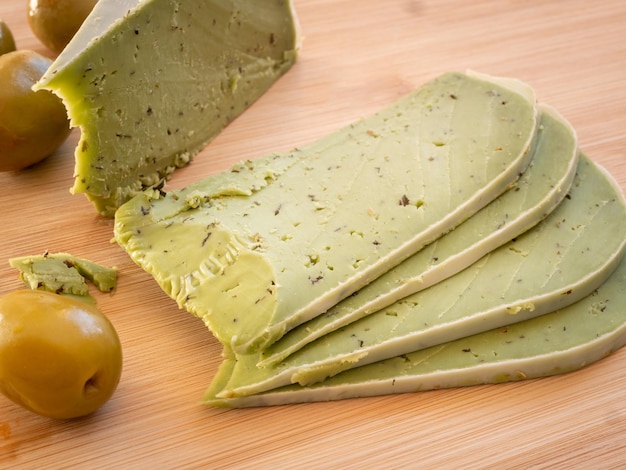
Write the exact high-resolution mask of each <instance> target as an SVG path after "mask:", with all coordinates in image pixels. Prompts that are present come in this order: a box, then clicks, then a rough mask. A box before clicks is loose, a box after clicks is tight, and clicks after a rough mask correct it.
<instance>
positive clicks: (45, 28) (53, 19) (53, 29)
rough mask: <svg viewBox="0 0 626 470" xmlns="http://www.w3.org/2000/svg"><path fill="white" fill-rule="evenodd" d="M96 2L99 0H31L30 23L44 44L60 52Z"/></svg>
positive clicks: (29, 7)
mask: <svg viewBox="0 0 626 470" xmlns="http://www.w3.org/2000/svg"><path fill="white" fill-rule="evenodd" d="M96 3H97V0H29V2H28V24H29V25H30V28H31V30H32V31H33V33H35V36H37V38H38V39H39V40H40V41H41V42H42V43H43V45H44V46H46V47H47V48H49V49H50V50H51V51H53V52H55V53H57V54H58V53H60V52H61V51H62V50H63V48H65V46H66V45H67V43H68V42H70V39H72V38H73V37H74V35H75V34H76V31H78V29H79V28H80V27H81V25H82V24H83V22H84V21H85V18H87V16H88V15H89V13H91V10H93V7H94V5H95V4H96Z"/></svg>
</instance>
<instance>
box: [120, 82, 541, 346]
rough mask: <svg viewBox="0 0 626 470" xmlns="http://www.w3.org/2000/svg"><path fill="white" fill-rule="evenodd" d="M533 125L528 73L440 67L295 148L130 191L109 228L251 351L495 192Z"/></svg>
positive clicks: (182, 300) (224, 337) (511, 173)
mask: <svg viewBox="0 0 626 470" xmlns="http://www.w3.org/2000/svg"><path fill="white" fill-rule="evenodd" d="M536 128H537V111H536V109H535V97H534V93H533V90H532V89H531V88H530V87H528V86H527V85H525V84H523V83H521V82H519V81H517V80H512V79H502V78H494V77H487V76H481V75H478V74H462V73H447V74H444V75H442V76H440V77H437V78H436V79H434V80H432V81H430V82H428V83H426V84H424V85H423V86H421V87H420V88H418V89H417V90H415V91H414V92H413V93H410V94H409V95H407V96H405V97H404V98H402V99H400V100H399V101H398V102H396V103H395V104H393V105H391V106H390V107H388V108H387V109H385V110H383V111H381V112H379V113H377V114H376V115H374V116H371V117H369V118H366V119H362V120H360V121H358V122H356V123H354V124H352V125H350V126H348V127H346V128H344V129H342V130H340V131H338V132H336V133H334V134H332V135H330V136H328V137H326V138H323V139H321V140H319V141H317V142H314V143H312V144H310V145H308V146H306V147H303V148H301V149H296V150H294V151H293V152H290V153H287V154H282V155H270V156H268V157H266V158H264V159H260V160H255V161H251V162H246V163H243V164H241V165H237V166H236V167H234V168H233V169H232V170H231V171H229V172H225V173H223V174H219V175H214V176H211V177H208V178H207V179H205V180H203V181H200V182H198V183H196V184H193V185H190V186H189V187H187V188H185V189H183V190H181V191H173V192H170V193H168V194H167V195H166V196H164V197H163V196H162V195H161V194H160V193H159V192H157V191H152V192H147V193H145V194H142V195H139V196H137V197H136V198H134V199H133V200H131V201H129V202H128V203H127V204H125V205H123V206H122V207H121V208H120V209H119V210H118V211H117V213H116V220H115V238H116V240H117V241H118V243H119V245H120V246H121V247H122V248H124V249H125V250H126V251H127V252H128V254H129V255H130V256H131V258H132V259H133V260H135V261H136V262H137V263H138V264H139V265H140V266H141V267H143V268H144V269H145V270H146V271H148V272H149V273H151V274H152V275H153V276H154V278H155V279H156V281H157V282H158V283H159V285H160V286H161V287H162V288H163V290H164V291H165V292H166V293H167V294H168V295H170V296H171V297H172V298H173V299H176V301H177V302H178V304H179V306H180V307H182V308H185V309H187V310H188V311H189V312H191V313H193V314H195V315H197V316H198V317H200V318H202V319H203V320H204V322H205V323H206V325H207V326H208V327H209V329H210V330H211V331H212V332H213V334H214V335H215V336H216V337H217V338H218V339H219V340H220V341H221V342H222V343H223V344H225V345H228V346H229V347H232V348H233V349H234V350H236V351H237V352H239V353H247V352H252V351H255V350H259V349H261V348H263V347H266V346H267V345H269V344H271V343H273V342H274V341H275V340H277V339H279V338H280V337H281V336H282V335H283V334H284V333H285V332H286V331H288V330H290V329H292V328H293V327H295V326H297V325H299V324H301V323H303V322H305V321H307V320H309V319H311V318H313V317H315V316H317V315H319V314H320V313H322V312H324V311H325V310H327V309H328V308H329V307H331V306H333V305H334V304H336V303H337V302H339V301H340V300H342V299H343V298H345V297H347V296H349V295H350V294H352V293H353V292H354V291H356V290H357V289H359V288H361V287H363V286H364V285H366V284H367V283H369V282H370V281H371V280H373V279H375V278H376V277H378V276H379V275H381V274H382V273H384V272H385V271H387V270H389V269H390V268H391V267H393V266H395V265H397V264H398V263H400V262H401V261H402V260H404V259H405V258H407V257H408V256H410V255H411V254H413V253H415V252H416V251H417V250H418V249H420V248H422V247H423V246H424V245H425V244H426V243H428V242H431V241H433V240H434V239H436V238H437V237H439V236H440V235H441V234H443V233H445V232H447V231H449V230H450V229H451V228H453V227H455V226H456V225H458V224H459V223H460V222H462V221H463V220H464V219H466V218H468V217H470V216H471V215H472V214H474V213H475V212H476V211H477V210H479V209H480V208H482V207H483V206H485V205H486V204H488V203H489V202H490V201H492V200H493V199H495V198H496V197H497V196H499V195H500V194H501V193H502V192H504V190H505V189H506V188H507V187H508V186H509V185H510V184H512V183H513V182H514V181H515V180H516V179H517V178H518V176H519V174H520V173H521V172H523V171H524V169H525V168H526V166H527V165H528V163H529V161H530V159H531V156H532V152H531V151H530V147H531V144H532V143H533V142H534V138H535V135H536Z"/></svg>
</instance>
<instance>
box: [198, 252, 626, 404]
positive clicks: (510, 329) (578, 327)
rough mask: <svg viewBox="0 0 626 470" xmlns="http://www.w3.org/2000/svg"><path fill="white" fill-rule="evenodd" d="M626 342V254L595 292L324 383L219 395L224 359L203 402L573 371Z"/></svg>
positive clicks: (408, 389)
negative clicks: (548, 310)
mask: <svg viewBox="0 0 626 470" xmlns="http://www.w3.org/2000/svg"><path fill="white" fill-rule="evenodd" d="M624 344H626V260H624V261H622V262H621V264H620V265H619V267H618V268H617V270H616V271H615V272H614V273H613V274H612V275H611V277H610V278H609V279H608V280H607V281H606V282H605V283H604V284H602V286H600V287H599V288H598V289H597V290H595V291H594V292H592V293H591V294H590V295H588V296H587V297H585V298H584V299H582V300H580V301H579V302H577V303H574V304H572V305H570V306H568V307H565V308H563V309H560V310H557V311H555V312H552V313H549V314H546V315H542V316H539V317H536V318H533V319H531V320H526V321H523V322H519V323H515V324H512V325H508V326H504V327H500V328H496V329H493V330H490V331H486V332H483V333H479V334H476V335H474V336H469V337H464V338H461V339H458V340H455V341H451V342H447V343H442V344H438V345H435V346H432V347H430V348H427V349H422V350H420V351H417V352H411V353H408V354H403V355H401V356H396V357H393V358H390V359H387V360H384V361H380V362H376V363H373V364H369V365H366V366H362V367H357V368H355V369H351V370H348V371H346V372H342V373H341V374H338V375H336V376H334V377H331V378H329V379H326V380H325V381H323V382H320V383H317V384H314V385H311V386H308V387H302V386H299V385H288V386H285V387H281V388H277V389H274V390H271V391H267V392H264V393H259V394H256V395H250V396H244V397H234V398H218V397H216V396H215V390H220V389H221V388H222V387H223V386H224V385H225V382H227V381H228V378H229V377H230V374H231V371H232V368H233V366H234V364H235V361H234V360H227V361H225V362H224V363H223V365H222V366H221V368H220V370H219V372H218V376H217V377H216V381H215V383H214V384H213V386H212V387H216V388H215V389H214V388H210V389H209V390H207V392H206V394H205V396H204V398H203V401H204V402H205V403H207V404H211V405H215V406H225V407H252V406H269V405H285V404H288V403H301V402H314V401H329V400H341V399H347V398H357V397H370V396H376V395H390V394H396V393H412V392H418V391H424V390H434V389H442V388H451V387H462V386H470V385H477V384H493V383H502V382H511V381H519V380H524V379H533V378H538V377H546V376H550V375H556V374H562V373H566V372H571V371H574V370H577V369H580V368H583V367H586V366H589V365H590V364H592V363H594V362H596V361H598V360H600V359H602V358H604V357H606V356H608V355H609V354H611V353H612V352H614V351H616V350H617V349H619V348H621V347H622V346H623V345H624Z"/></svg>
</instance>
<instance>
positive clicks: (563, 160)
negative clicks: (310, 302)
mask: <svg viewBox="0 0 626 470" xmlns="http://www.w3.org/2000/svg"><path fill="white" fill-rule="evenodd" d="M540 109H541V111H542V115H541V120H540V127H539V132H538V135H537V142H536V144H535V150H534V154H533V160H532V162H531V165H530V166H529V168H528V169H527V170H526V171H525V172H524V174H523V175H522V177H521V178H520V180H519V181H518V182H517V184H516V185H515V187H513V188H511V189H510V190H508V191H507V192H506V193H505V194H503V195H502V196H500V197H499V198H497V199H496V200H494V201H493V202H491V203H490V204H489V205H488V206H486V207H485V208H483V209H481V210H480V211H479V212H478V213H477V214H475V215H474V216H473V217H471V218H470V219H469V220H467V221H465V222H463V224H461V225H460V226H459V227H457V228H456V229H454V230H453V231H451V232H449V233H448V234H446V235H444V236H443V237H441V238H438V239H437V240H436V241H434V242H433V243H431V244H430V245H428V246H427V247H425V248H424V249H422V250H420V251H418V252H417V253H416V254H414V255H412V256H411V257H410V258H408V259H406V260H405V261H404V262H402V263H401V264H399V265H398V266H397V267H395V268H393V269H391V270H389V271H388V272H387V273H385V274H383V275H382V276H380V277H379V278H377V279H376V280H374V281H373V282H371V283H370V284H368V285H367V286H365V287H364V288H362V289H361V290H359V291H358V292H356V293H355V295H352V296H350V297H348V298H347V299H344V300H343V301H341V302H340V303H338V304H337V305H335V306H333V307H331V308H330V309H329V310H328V311H327V312H325V313H324V314H323V315H319V316H317V317H315V318H314V319H312V320H310V321H308V322H306V323H304V324H303V325H300V326H299V327H297V328H295V329H294V330H292V331H290V332H289V333H288V334H287V335H285V336H283V337H282V338H281V339H280V340H279V341H278V342H276V343H275V344H273V345H272V346H270V347H269V348H268V349H267V350H265V351H263V356H264V357H265V359H264V360H263V361H262V363H261V364H262V365H267V364H275V363H278V362H280V361H282V360H284V359H285V357H287V356H288V355H289V354H291V353H293V352H294V351H297V350H298V349H300V348H301V347H303V346H304V345H306V344H308V343H310V342H311V341H313V340H315V339H317V338H319V337H321V336H323V335H325V334H327V333H329V332H331V331H334V330H336V329H338V328H340V327H342V326H345V325H347V324H348V323H351V322H353V321H355V320H358V319H359V318H362V317H364V316H366V315H368V314H369V313H371V312H375V311H377V310H380V309H381V308H384V307H386V306H387V305H389V304H392V303H393V302H395V301H397V300H399V299H401V298H402V297H405V296H407V295H410V294H414V293H416V292H419V291H421V290H423V289H426V288H428V287H430V286H432V285H434V284H436V283H437V282H439V281H441V280H443V279H446V278H447V277H450V276H452V275H454V274H456V273H458V272H459V271H461V270H463V269H464V268H466V267H467V266H469V265H470V264H472V263H473V262H475V261H477V260H478V259H480V258H481V257H482V256H484V255H486V254H487V253H488V252H490V251H492V250H493V249H495V248H497V247H498V246H500V245H502V244H504V243H506V242H508V241H510V240H511V239H512V238H514V237H516V236H517V235H519V234H521V233H523V232H525V231H526V230H528V229H530V228H531V227H532V226H534V225H535V224H537V223H538V222H539V221H541V220H542V219H543V218H545V217H546V216H547V215H548V214H549V213H550V212H552V210H553V209H554V208H555V207H556V206H557V205H558V204H559V203H560V202H561V200H562V199H563V197H565V195H566V194H567V191H568V190H569V188H570V185H571V183H572V180H573V178H574V174H575V173H576V166H577V162H578V147H577V139H576V133H575V132H574V129H573V128H572V127H571V125H570V124H569V123H568V122H567V121H566V120H565V119H564V118H563V117H562V116H560V115H559V114H558V112H557V111H556V110H554V109H553V108H551V107H549V106H546V105H541V106H540Z"/></svg>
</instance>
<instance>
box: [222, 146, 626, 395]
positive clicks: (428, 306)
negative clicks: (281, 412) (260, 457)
mask: <svg viewBox="0 0 626 470" xmlns="http://www.w3.org/2000/svg"><path fill="white" fill-rule="evenodd" d="M625 246H626V203H625V201H624V198H623V196H622V194H621V191H620V188H619V187H618V186H617V185H616V183H615V182H614V181H613V179H612V178H611V177H610V175H608V174H607V173H606V172H605V171H604V170H603V169H601V168H600V167H598V166H597V165H596V164H594V163H593V162H592V161H591V160H589V159H588V158H587V157H584V156H581V159H580V161H579V165H578V171H577V175H576V178H575V180H574V183H573V184H572V188H571V190H570V192H569V194H568V196H567V198H566V199H565V200H564V201H563V202H562V203H561V204H560V205H559V207H558V208H557V209H555V210H554V211H553V212H552V213H551V214H550V215H549V216H548V217H547V218H546V219H544V220H543V221H542V222H541V223H540V224H538V225H537V226H536V227H534V228H533V229H531V230H530V231H528V232H526V233H524V234H523V235H521V236H520V237H518V238H517V239H515V240H513V241H511V242H510V243H507V244H506V245H503V246H501V247H500V248H498V249H496V250H494V251H493V252H491V253H489V254H488V255H486V256H485V257H483V258H482V259H480V260H479V261H477V262H476V263H474V264H473V265H471V266H470V267H468V268H467V269H465V270H464V271H461V272H460V273H459V274H457V275H455V276H452V277H450V278H448V279H446V280H444V281H442V282H440V283H438V284H436V285H434V286H432V287H430V288H429V289H426V290H423V291H421V292H418V293H417V294H413V295H411V296H408V297H405V298H404V299H402V300H400V301H398V302H396V303H394V304H392V305H390V306H389V307H386V308H384V309H382V310H379V311H377V312H375V313H372V314H370V315H368V316H366V317H364V318H362V319H360V320H358V321H356V322H354V323H351V324H350V325H347V326H346V327H344V328H341V329H339V330H337V331H335V332H332V333H329V334H327V335H325V336H323V337H321V338H319V339H317V340H316V341H314V342H312V343H310V344H308V345H307V346H305V347H304V348H302V349H300V350H299V351H297V352H295V353H294V354H292V355H291V356H289V357H287V358H286V360H285V361H284V362H282V363H280V364H278V365H277V366H268V367H257V366H256V364H257V362H258V360H259V355H258V354H254V355H238V356H237V364H236V365H235V367H234V369H233V373H232V376H231V378H230V380H229V382H228V384H227V385H226V386H225V388H224V390H223V391H222V392H220V393H219V394H218V396H219V397H230V396H237V395H247V394H251V393H258V392H261V391H264V390H269V389H272V388H276V387H279V386H282V385H288V384H290V383H299V384H301V385H310V384H312V383H315V382H318V381H322V380H323V379H325V378H327V377H330V376H333V375H336V374H337V373H339V372H341V371H343V370H346V369H350V368H353V367H357V366H359V365H365V364H370V363H373V362H377V361H380V360H383V359H388V358H390V357H394V356H399V355H402V354H406V353H408V352H411V351H417V350H419V349H423V348H427V347H430V346H434V345H437V344H440V343H443V342H447V341H452V340H455V339H458V338H461V337H464V336H469V335H472V334H477V333H480V332H482V331H486V330H489V329H493V328H498V327H502V326H504V325H508V324H511V323H515V322H519V321H523V320H527V319H530V318H533V317H537V316H540V315H543V314H545V313H548V312H551V311H553V310H556V309H559V308H563V307H565V306H567V305H569V304H571V303H573V302H575V301H577V300H580V299H581V298H582V297H584V296H586V295H588V294H589V293H590V292H592V291H593V290H594V289H596V288H597V287H599V286H600V285H601V284H602V283H603V282H604V281H605V280H606V279H607V278H608V276H609V275H610V274H611V273H612V272H613V270H614V269H615V267H616V266H617V264H618V263H619V261H620V260H621V258H622V256H623V252H624V247H625Z"/></svg>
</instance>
